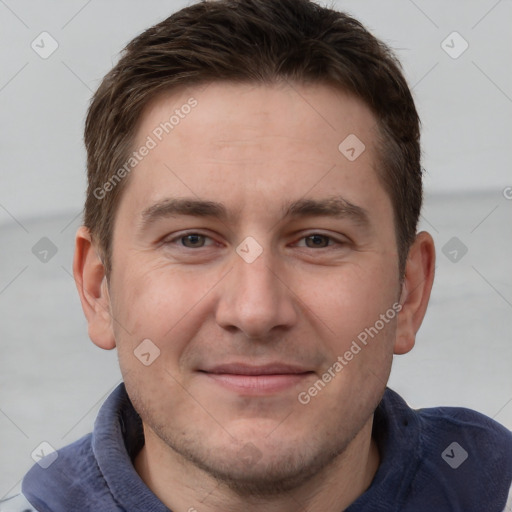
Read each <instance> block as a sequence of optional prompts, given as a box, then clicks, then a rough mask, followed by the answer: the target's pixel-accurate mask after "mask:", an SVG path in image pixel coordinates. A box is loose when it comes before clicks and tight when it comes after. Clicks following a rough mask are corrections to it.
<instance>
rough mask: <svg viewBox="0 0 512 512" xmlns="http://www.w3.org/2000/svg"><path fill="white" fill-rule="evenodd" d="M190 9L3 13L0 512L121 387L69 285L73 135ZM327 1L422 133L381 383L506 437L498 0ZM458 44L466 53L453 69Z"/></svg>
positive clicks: (506, 125) (506, 45)
mask: <svg viewBox="0 0 512 512" xmlns="http://www.w3.org/2000/svg"><path fill="white" fill-rule="evenodd" d="M189 3H190V2H183V1H172V2H171V1H157V0H151V1H146V2H136V1H134V0H130V1H127V0H122V1H121V0H109V1H101V2H100V1H99V0H90V1H84V0H73V1H67V2H64V1H58V2H57V1H49V0H45V1H23V0H19V1H15V0H0V63H1V66H0V116H1V121H2V131H1V135H2V136H1V138H0V176H1V185H0V236H1V242H2V243H1V249H0V315H1V321H0V343H1V345H0V347H1V357H0V498H1V497H3V496H5V495H7V494H12V493H13V492H15V491H16V490H17V488H18V487H19V483H20V479H21V477H22V476H23V474H24V473H25V472H26V471H27V470H28V469H29V467H30V466H31V465H32V464H33V463H34V461H33V460H32V458H31V453H32V452H33V450H34V449H35V448H36V447H37V446H38V445H39V444H40V443H41V442H42V441H47V442H49V443H50V444H51V445H52V446H53V447H55V448H59V447H61V446H64V445H66V444H68V443H70V442H72V441H74V440H75V439H78V438H79V437H80V436H82V435H84V434H85V433H87V432H89V431H91V429H92V426H93V422H94V418H95V416H96V414H97V411H98V409H99V407H100V405H101V403H102V401H103V400H104V398H105V397H106V396H107V394H108V393H109V392H110V391H111V390H112V388H113V387H114V386H115V385H117V383H119V382H120V372H119V369H118V364H117V355H116V352H115V351H110V352H105V351H102V350H100V349H98V348H97V347H95V346H94V345H93V344H92V343H91V342H90V341H89V339H88V336H87V327H86V323H85V320H84V318H83V314H82V311H81V307H80V304H79V300H78V296H77V293H76V290H75V287H74V282H73V280H72V277H71V259H72V249H73V236H74V233H75V231H76V228H77V227H78V226H79V224H80V211H81V207H82V203H83V199H84V194H85V152H84V148H83V143H82V130H83V121H84V118H85V113H86V109H87V106H88V102H89V99H90V97H91V94H92V91H94V90H95V88H96V87H97V86H98V85H99V82H100V80H101V78H102V77H103V75H104V74H105V73H106V72H107V71H108V70H109V69H110V68H111V66H112V65H113V63H115V61H116V60H117V58H118V53H119V51H120V50H121V49H122V48H123V46H124V45H125V44H126V43H127V42H128V41H129V40H130V39H131V38H133V37H134V36H135V35H136V34H138V33H139V32H140V31H142V30H143V29H145V28H147V27H149V26H150V25H152V24H154V23H156V22H158V21H160V20H162V19H163V18H165V17H167V16H168V15H169V14H171V13H172V12H173V11H175V10H177V9H179V8H181V7H183V6H185V5H188V4H189ZM331 4H332V5H334V6H335V7H337V8H340V9H342V10H346V11H348V12H349V13H351V14H353V15H354V16H356V17H357V18H358V19H360V20H361V21H362V22H363V23H365V24H366V26H367V27H368V28H369V29H371V30H372V32H373V33H374V34H375V35H377V36H378V37H380V38H382V39H383V40H384V41H386V42H387V43H388V44H390V45H391V46H392V47H393V48H394V49H395V50H396V52H397V54H398V56H399V58H400V59H401V61H402V63H403V66H404V70H405V75H406V77H407V79H408V80H409V83H410V85H411V87H412V88H413V93H414V96H415V100H416V102H417V107H418V110H419V112H420V116H421V118H422V122H423V149H424V160H423V165H424V167H425V169H426V175H425V189H426V202H425V206H424V210H423V215H422V219H421V226H420V229H426V230H428V231H429V232H430V233H431V234H432V235H433V236H434V239H435V242H436V247H437V257H438V261H437V269H436V272H437V275H436V282H435V284H434V290H433V293H432V299H431V303H430V306H429V310H428V312H427V316H426V318H425V321H424V324H423V326H422V328H421V330H420V332H419V335H418V338H417V345H416V347H415V348H414V350H413V351H412V352H411V353H410V354H408V355H405V356H399V357H396V358H395V362H394V367H393V371H392V376H391V381H390V386H391V387H393V388H394V389H396V390H397V391H399V392H400V393H401V394H402V396H404V398H406V400H407V401H408V402H409V404H410V405H411V406H413V407H428V406H436V405H441V404H442V405H459V406H466V407H471V408H474V409H476V410H479V411H481V412H483V413H485V414H487V415H489V416H491V417H494V418H496V419H497V420H498V421H500V422H501V423H503V424H505V425H506V426H507V427H508V428H511V427H512V371H511V366H512V365H511V363H512V343H511V342H512V339H511V338H512V336H511V328H512V318H511V308H512V278H511V276H512V273H511V266H512V265H511V262H512V236H511V235H512V232H511V231H512V228H511V225H512V223H511V220H512V200H510V197H512V188H507V187H511V186H512V173H511V168H510V165H511V164H510V161H511V158H510V157H511V155H510V144H511V142H512V123H511V115H512V71H511V62H512V61H511V56H512V55H511V48H512V44H511V43H512V32H511V31H510V26H512V2H511V1H510V0H501V1H495V0H490V1H487V0H478V1H477V0H473V1H468V0H464V1H462V0H460V1H451V2H446V1H441V0H439V1H432V0H429V1H428V2H427V1H426V0H424V1H420V0H415V1H412V0H396V1H385V2H384V1H382V0H380V1H379V0H374V1H365V0H357V1H355V0H354V1H339V2H331ZM43 31H46V32H48V33H49V34H50V35H51V37H52V38H53V39H54V40H55V41H57V44H58V48H57V49H56V51H55V52H54V53H52V54H51V55H50V56H49V57H48V58H46V59H43V58H41V57H40V55H38V54H37V53H36V52H35V51H34V50H33V49H32V47H31V44H32V42H33V41H34V40H35V42H36V43H37V42H38V41H39V44H40V45H41V43H40V41H41V38H40V37H39V35H40V34H41V32H43ZM454 31H456V32H458V33H459V34H460V36H461V37H462V38H463V39H464V40H465V41H466V42H467V44H468V48H467V50H466V51H465V52H464V53H462V54H461V55H460V56H457V58H453V56H454V55H457V54H458V53H459V52H460V50H461V49H462V48H463V46H462V45H463V44H464V41H463V40H462V39H460V37H459V36H457V35H455V36H454V35H451V34H452V33H453V32H454ZM45 41H46V43H45V48H46V49H48V48H49V41H48V39H46V40H45ZM443 41H445V43H443ZM450 47H451V48H450ZM447 51H448V52H451V53H452V56H450V55H449V54H448V53H447ZM43 237H47V238H48V239H50V240H51V242H52V244H53V245H54V247H55V250H56V251H57V252H56V254H55V255H53V256H52V255H51V253H49V255H48V261H46V262H45V261H40V259H38V258H37V257H36V255H34V254H33V247H34V245H35V244H36V243H38V242H39V241H40V239H41V238H43ZM454 237H456V239H455V240H452V239H453V238H454ZM450 240H452V241H451V242H450ZM39 243H44V242H39ZM447 244H448V245H447ZM36 247H38V246H36ZM464 247H466V248H467V253H466V254H464V255H463V256H461V254H462V251H461V249H462V248H464ZM454 249H455V250H457V251H458V252H457V259H456V260H455V261H453V259H454V256H453V254H454V253H453V252H452V254H451V255H450V251H453V250H454ZM36 252H37V251H36ZM445 253H446V254H445ZM469 456H471V454H469Z"/></svg>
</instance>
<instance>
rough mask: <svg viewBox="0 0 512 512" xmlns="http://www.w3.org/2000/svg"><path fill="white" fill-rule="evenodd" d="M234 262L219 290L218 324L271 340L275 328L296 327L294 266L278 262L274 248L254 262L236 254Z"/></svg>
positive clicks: (255, 337) (247, 335) (264, 252)
mask: <svg viewBox="0 0 512 512" xmlns="http://www.w3.org/2000/svg"><path fill="white" fill-rule="evenodd" d="M233 265H234V268H232V270H231V271H230V272H229V273H228V275H227V276H226V278H225V279H223V280H222V286H221V288H220V289H219V292H220V299H219V302H218V305H217V309H216V320H217V323H218V325H220V326H221V327H223V328H224V329H227V330H230V331H233V332H234V331H241V332H243V333H244V334H245V336H246V337H247V338H249V339H252V340H256V339H259V340H261V339H268V338H269V337H270V335H271V332H272V331H275V330H278V329H281V330H287V329H289V328H290V327H291V326H293V325H294V323H295V322H296V321H297V318H298V306H297V301H296V298H295V296H294V294H293V291H292V290H293V282H291V279H292V277H291V274H290V272H291V269H289V270H286V268H285V267H284V264H282V263H279V262H278V261H276V257H274V256H273V255H272V253H271V250H270V249H265V250H263V252H262V253H261V254H260V255H259V256H258V257H257V258H256V259H255V260H254V261H252V262H248V261H246V260H244V259H243V258H242V257H241V256H239V255H238V254H237V253H235V254H234V255H233Z"/></svg>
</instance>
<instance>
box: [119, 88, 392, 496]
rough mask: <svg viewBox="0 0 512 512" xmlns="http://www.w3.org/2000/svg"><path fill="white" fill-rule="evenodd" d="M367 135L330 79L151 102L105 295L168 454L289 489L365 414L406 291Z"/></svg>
mask: <svg viewBox="0 0 512 512" xmlns="http://www.w3.org/2000/svg"><path fill="white" fill-rule="evenodd" d="M187 104H188V105H189V106H190V108H188V107H184V105H187ZM172 115H174V116H175V118H174V119H172V120H171V124H169V125H165V124H164V125H162V124H161V123H165V122H166V121H167V122H169V119H170V118H171V116H172ZM178 118H179V120H177V119H178ZM162 126H165V127H166V128H167V131H168V133H167V132H166V130H165V129H164V128H162ZM170 126H172V128H170ZM375 130H376V120H375V118H374V116H373V115H372V113H371V112H370V110H369V109H368V108H367V107H366V106H365V105H364V104H362V103H361V102H360V101H358V100H357V99H355V98H353V97H351V96H348V95H345V94H344V93H341V92H339V91H335V90H333V89H331V88H329V87H327V86H322V85H315V86H312V85H309V86H304V85H302V86H299V85H294V86H293V88H292V87H290V86H289V85H279V86H277V85H276V86H272V87H270V86H259V85H240V84H238V85H233V84H225V83H222V84H221V83H219V84H216V83H214V84H210V85H209V86H208V87H206V88H203V89H199V88H194V89H189V90H187V91H186V92H180V93H176V92H174V93H172V94H169V95H167V96H162V97H159V98H157V99H156V100H155V101H153V102H152V103H151V104H150V105H149V106H148V108H147V109H146V110H145V112H144V115H143V116H142V118H141V121H140V125H139V127H138V132H137V140H136V143H135V144H134V147H135V148H136V149H137V148H140V147H141V146H143V145H147V146H148V147H149V146H153V144H152V143H151V142H149V139H148V137H150V138H151V139H152V141H153V142H154V143H155V145H154V147H151V148H150V149H149V151H148V152H147V155H146V156H145V157H144V158H142V160H141V161H140V162H139V163H138V164H137V166H136V167H135V169H134V170H133V171H132V172H131V174H130V176H129V182H128V183H127V187H126V188H125V190H124V192H123V196H122V199H121V201H120V204H119V208H118V213H117V216H116V221H115V226H114V235H113V250H112V274H111V276H110V283H109V298H110V299H109V300H110V308H111V312H112V316H113V318H114V319H115V321H113V322H112V325H111V328H112V330H113V335H114V336H115V340H116V345H117V349H118V354H119V361H120V365H121V370H122V373H123V376H124V380H125V385H126V388H127V391H128V394H129V396H130V398H131V400H132V402H133V404H134V406H135V408H136V410H137V411H138V412H139V414H140V415H141V417H142V420H143V422H144V425H145V433H146V436H153V438H154V439H155V440H157V442H158V443H161V447H162V452H165V451H166V449H167V451H168V452H169V453H170V452H172V451H174V452H177V453H179V454H180V455H181V456H183V457H184V459H185V460H188V461H190V462H193V463H194V464H195V465H196V466H198V467H200V468H202V469H203V470H206V471H207V472H208V473H210V474H211V475H214V476H216V477H217V478H220V479H223V480H224V481H226V482H230V484H231V485H233V486H236V485H240V486H242V485H244V484H245V485H249V482H250V485H253V486H255V487H257V486H258V485H259V486H260V487H261V488H264V486H268V485H269V484H270V483H272V485H279V483H282V484H283V486H286V482H298V481H300V480H301V479H306V478H308V477H309V476H311V475H312V474H314V472H315V471H318V469H319V468H321V467H324V466H325V465H326V464H327V463H329V462H331V461H332V459H333V457H335V456H336V455H337V454H339V453H342V452H343V450H344V449H345V448H346V446H347V445H348V444H349V443H350V442H351V440H352V439H353V438H354V436H356V435H357V433H358V432H359V431H360V430H361V429H362V427H363V426H364V425H365V424H368V422H369V421H370V420H371V416H372V413H373V411H374V409H375V407H376V406H377V404H378V402H379V400H380V398H381V396H382V394H383V392H384V388H385V386H386V382H387V379H388V376H389V371H390V365H391V359H392V353H393V346H394V342H395V335H396V325H397V315H398V308H399V307H398V308H397V306H396V305H397V301H398V300H399V297H400V287H399V276H398V267H397V262H398V255H397V252H396V241H395V233H394V227H393V226H394V224H393V211H392V205H391V202H390V199H389V197H388V196H387V194H386V193H385V191H384V189H383V187H382V185H381V184H380V182H379V179H378V177H377V170H376V169H377V167H378V158H377V154H376V149H375V147H374V141H375V140H376V131H375ZM351 134H353V135H355V136H357V139H359V141H360V142H357V140H356V139H354V138H352V139H348V143H345V146H343V145H342V148H341V150H340V149H339V146H340V143H342V142H343V141H344V140H345V139H346V138H347V137H348V136H349V135H351ZM361 142H362V143H363V144H364V151H363V152H362V153H360V154H359V155H358V153H359V152H360V150H361V149H362V147H363V146H362V145H361ZM347 144H348V147H347ZM351 148H354V151H352V150H351ZM143 152H144V151H143ZM354 156H356V158H355V159H354ZM348 157H350V158H348ZM205 202H206V203H205ZM143 340H150V341H145V342H144V343H145V344H144V345H141V342H143ZM363 340H364V341H363ZM134 352H135V353H134ZM141 352H142V353H144V354H145V355H144V356H142V357H141V359H142V360H143V361H144V362H145V363H146V364H143V362H141V360H140V359H139V358H138V357H137V356H136V354H137V353H138V354H139V356H140V353H141ZM329 377H330V378H329ZM169 447H170V448H172V450H170V449H169ZM290 485H291V484H290Z"/></svg>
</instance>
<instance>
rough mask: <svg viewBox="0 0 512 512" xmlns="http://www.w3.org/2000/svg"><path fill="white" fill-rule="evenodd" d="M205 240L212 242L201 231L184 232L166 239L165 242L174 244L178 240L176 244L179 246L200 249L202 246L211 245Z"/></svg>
mask: <svg viewBox="0 0 512 512" xmlns="http://www.w3.org/2000/svg"><path fill="white" fill-rule="evenodd" d="M206 240H210V241H211V242H213V240H212V239H211V238H210V237H209V236H206V235H203V234H201V233H185V234H181V235H180V236H177V237H174V238H172V239H169V240H166V241H165V244H166V245H174V244H176V243H177V242H179V244H178V245H179V246H180V247H185V248H187V249H201V248H202V247H206V246H208V245H212V244H211V243H210V244H206Z"/></svg>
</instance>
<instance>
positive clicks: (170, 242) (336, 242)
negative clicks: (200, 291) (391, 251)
mask: <svg viewBox="0 0 512 512" xmlns="http://www.w3.org/2000/svg"><path fill="white" fill-rule="evenodd" d="M191 235H197V236H201V237H204V238H208V239H210V240H213V239H212V238H211V237H210V236H208V235H205V234H204V233H200V232H198V231H189V232H186V233H181V234H180V235H178V236H175V237H174V238H171V239H169V240H164V242H163V243H164V245H173V244H174V243H176V242H177V241H181V240H183V239H184V238H186V237H188V236H191ZM313 236H320V237H323V238H324V239H327V240H328V241H332V242H334V243H333V244H332V245H329V243H328V245H327V246H326V247H319V249H334V247H333V246H334V245H338V246H344V245H347V242H346V241H341V240H337V239H336V238H334V237H332V236H330V235H325V234H323V233H315V232H312V233H309V234H307V235H304V236H303V237H301V238H300V239H299V240H305V239H306V238H310V237H313ZM212 245H214V244H210V245H207V246H202V247H186V246H184V245H180V246H179V247H180V249H191V250H195V249H205V248H206V247H210V246H212ZM302 247H303V248H305V249H315V248H314V247H307V246H302Z"/></svg>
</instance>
